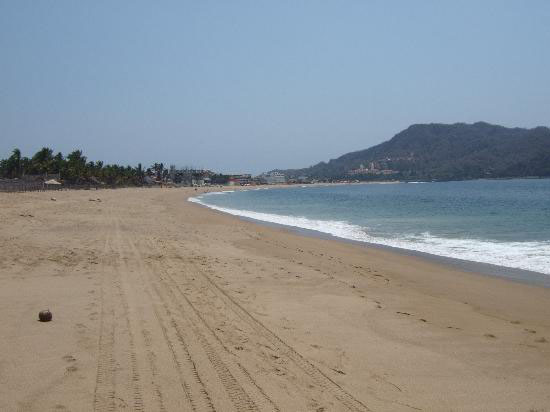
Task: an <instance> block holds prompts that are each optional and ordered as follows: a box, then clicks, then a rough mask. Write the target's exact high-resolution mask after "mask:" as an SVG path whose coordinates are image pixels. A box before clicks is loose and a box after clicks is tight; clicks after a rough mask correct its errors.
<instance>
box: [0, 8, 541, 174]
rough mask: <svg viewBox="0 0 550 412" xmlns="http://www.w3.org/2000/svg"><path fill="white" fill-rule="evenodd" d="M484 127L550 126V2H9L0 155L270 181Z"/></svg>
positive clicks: (0, 48) (2, 11) (1, 42)
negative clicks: (431, 130) (441, 131)
mask: <svg viewBox="0 0 550 412" xmlns="http://www.w3.org/2000/svg"><path fill="white" fill-rule="evenodd" d="M478 120H484V121H488V122H491V123H498V124H502V125H505V126H521V127H534V126H538V125H547V126H548V125H550V1H545V0H541V1H519V0H517V1H502V0H499V1H441V0H437V1H420V0H418V1H406V0H404V1H367V0H364V1H351V0H349V1H321V0H317V1H299V0H293V1H282V0H272V1H269V2H268V1H259V0H251V1H235V0H230V1H222V0H220V1H203V0H200V1H199V0H197V1H194V2H185V1H174V2H168V1H143V2H141V1H134V0H132V1H97V0H94V1H72V0H71V1H60V0H55V1H54V0H51V1H38V0H33V1H23V0H12V1H6V0H0V157H6V156H7V155H9V153H10V152H11V150H12V149H13V148H14V147H19V148H20V149H21V150H22V151H23V154H24V155H27V156H29V155H32V154H33V153H34V152H35V151H36V150H38V149H39V148H40V147H42V146H50V147H52V148H53V149H54V150H55V151H62V152H63V153H65V154H66V153H67V152H68V151H71V150H73V149H75V148H80V149H82V150H83V151H84V152H85V154H86V155H87V156H88V158H89V159H92V160H104V161H106V162H119V163H130V164H134V165H135V164H137V163H138V162H142V163H143V164H144V165H150V164H151V163H152V162H154V161H159V162H160V161H163V162H165V163H166V164H170V163H175V164H177V165H178V166H184V165H193V166H198V167H201V166H202V167H207V168H211V169H216V170H222V171H226V172H241V171H242V172H245V171H249V172H254V173H258V172H261V171H265V170H270V169H273V168H276V167H281V168H288V167H303V166H308V165H311V164H314V163H317V162H318V161H321V160H328V159H330V158H334V157H337V156H339V155H341V154H344V153H346V152H349V151H352V150H359V149H364V148H367V147H369V146H371V145H373V144H376V143H380V142H382V141H384V140H387V139H389V138H391V137H392V136H393V135H394V134H395V133H397V132H399V131H400V130H402V129H404V128H406V127H407V126H409V125H410V124H412V123H426V122H445V123H454V122H475V121H478Z"/></svg>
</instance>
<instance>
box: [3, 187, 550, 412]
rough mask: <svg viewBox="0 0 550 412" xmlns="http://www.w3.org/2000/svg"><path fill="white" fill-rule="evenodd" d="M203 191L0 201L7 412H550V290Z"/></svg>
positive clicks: (129, 192)
mask: <svg viewBox="0 0 550 412" xmlns="http://www.w3.org/2000/svg"><path fill="white" fill-rule="evenodd" d="M191 193H193V194H194V193H197V192H195V191H191V190H189V189H121V190H103V191H97V192H96V191H65V192H58V193H55V194H53V196H55V198H56V199H57V200H56V201H53V200H50V198H51V197H52V193H23V194H5V193H4V194H0V229H1V230H0V253H1V255H0V314H1V325H0V331H1V332H0V410H1V411H16V410H17V411H19V410H20V411H50V410H57V411H61V410H71V411H91V410H97V411H107V410H123V409H125V410H148V411H180V410H197V411H205V410H218V411H231V410H239V411H240V410H247V411H248V410H271V411H276V410H280V411H340V410H353V411H361V410H372V411H410V410H432V411H445V410H448V411H450V410H453V411H530V410H536V411H543V410H550V342H548V341H550V289H544V288H540V287H534V286H528V285H523V284H518V283H513V282H510V281H506V280H500V279H495V278H490V277H486V276H481V275H475V274H469V273H463V272H460V271H458V270H456V269H451V268H449V267H446V266H443V265H439V264H436V263H433V262H429V261H426V260H425V259H422V258H418V257H410V256H401V255H397V254H395V253H391V252H389V251H384V250H378V249H368V248H365V247H362V246H358V245H351V244H346V243H343V242H338V241H334V240H324V239H316V238H308V237H303V236H300V235H298V234H294V233H291V232H288V231H286V230H283V229H277V228H271V227H264V226H261V225H257V224H255V223H251V222H245V221H242V220H239V219H237V218H234V217H231V216H226V215H223V214H221V213H217V212H213V211H211V210H207V209H205V208H202V207H200V206H198V205H196V204H192V203H189V202H186V201H185V200H186V198H187V196H188V195H189V194H191ZM91 198H93V199H97V198H100V199H101V202H98V201H97V200H95V201H90V200H89V199H91ZM45 308H50V309H51V311H52V313H53V321H52V322H49V323H41V322H38V320H37V317H38V312H39V311H40V310H41V309H45Z"/></svg>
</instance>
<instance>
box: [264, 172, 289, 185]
mask: <svg viewBox="0 0 550 412" xmlns="http://www.w3.org/2000/svg"><path fill="white" fill-rule="evenodd" d="M262 178H263V180H265V182H266V183H267V184H268V185H277V184H285V183H286V176H285V175H284V174H283V173H281V172H269V173H266V174H264V175H262Z"/></svg>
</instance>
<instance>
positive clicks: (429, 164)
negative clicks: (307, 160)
mask: <svg viewBox="0 0 550 412" xmlns="http://www.w3.org/2000/svg"><path fill="white" fill-rule="evenodd" d="M280 171H281V172H283V173H285V175H287V176H288V177H291V178H296V177H299V176H308V177H310V178H316V179H358V180H387V179H408V180H462V179H476V178H484V177H486V178H507V177H528V176H540V177H542V176H550V129H549V128H547V127H536V128H534V129H521V128H506V127H502V126H496V125H491V124H488V123H484V122H478V123H474V124H465V123H455V124H415V125H412V126H410V127H409V128H407V129H405V130H403V131H402V132H400V133H398V134H396V135H395V136H394V137H393V138H392V139H391V140H389V141H387V142H384V143H381V144H379V145H376V146H373V147H371V148H369V149H366V150H360V151H357V152H352V153H347V154H345V155H343V156H340V157H339V158H337V159H332V160H330V161H329V162H328V163H327V162H321V163H318V164H316V165H314V166H311V167H308V168H304V169H289V170H280Z"/></svg>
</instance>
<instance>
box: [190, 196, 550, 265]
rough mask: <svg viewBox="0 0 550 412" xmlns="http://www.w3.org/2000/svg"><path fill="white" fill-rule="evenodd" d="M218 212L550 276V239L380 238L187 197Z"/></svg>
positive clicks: (338, 224)
mask: <svg viewBox="0 0 550 412" xmlns="http://www.w3.org/2000/svg"><path fill="white" fill-rule="evenodd" d="M189 201H190V202H194V203H199V204H201V205H204V206H206V207H209V208H211V209H214V210H218V211H220V212H225V213H229V214H231V215H235V216H241V217H246V218H250V219H255V220H260V221H264V222H269V223H275V224H280V225H285V226H291V227H296V228H301V229H308V230H315V231H317V232H321V233H326V234H329V235H332V236H335V237H339V238H342V239H348V240H354V241H359V242H366V243H374V244H378V245H383V246H391V247H397V248H401V249H407V250H413V251H417V252H424V253H430V254H432V255H438V256H445V257H450V258H455V259H463V260H469V261H473V262H480V263H489V264H493V265H498V266H504V267H510V268H516V269H524V270H530V271H534V272H539V273H544V274H548V275H550V242H547V241H546V242H494V241H488V240H479V239H457V238H454V239H453V238H442V237H438V236H433V235H431V234H430V233H428V232H426V233H422V234H420V235H402V236H400V237H395V238H391V237H379V236H372V235H370V234H369V233H368V228H364V227H361V226H358V225H353V224H350V223H348V222H345V221H337V220H315V219H309V218H306V217H298V216H286V215H277V214H271V213H261V212H254V211H251V210H238V209H230V208H225V207H220V206H215V205H211V204H208V203H205V202H203V201H202V196H198V197H195V198H189Z"/></svg>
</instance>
